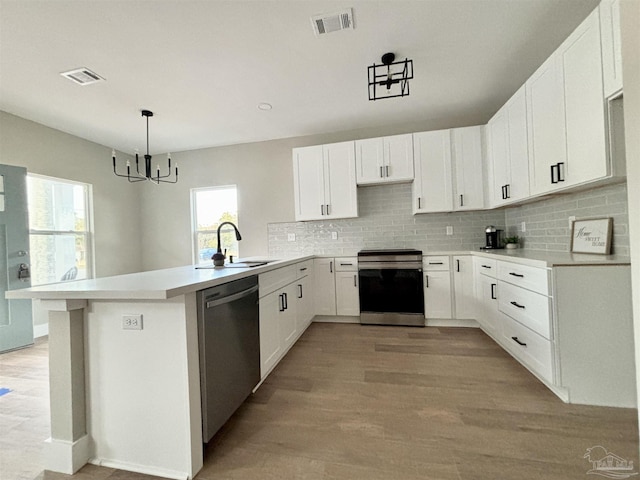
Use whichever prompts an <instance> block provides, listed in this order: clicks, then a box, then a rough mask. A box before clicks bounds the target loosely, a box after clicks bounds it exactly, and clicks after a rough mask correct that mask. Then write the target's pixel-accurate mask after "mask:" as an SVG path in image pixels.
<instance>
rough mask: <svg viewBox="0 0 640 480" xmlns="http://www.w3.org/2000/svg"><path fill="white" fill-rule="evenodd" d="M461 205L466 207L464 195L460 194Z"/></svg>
mask: <svg viewBox="0 0 640 480" xmlns="http://www.w3.org/2000/svg"><path fill="white" fill-rule="evenodd" d="M460 206H461V207H464V195H460Z"/></svg>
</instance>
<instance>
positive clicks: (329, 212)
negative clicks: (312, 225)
mask: <svg viewBox="0 0 640 480" xmlns="http://www.w3.org/2000/svg"><path fill="white" fill-rule="evenodd" d="M329 207H330V205H329V204H327V215H331V209H330V208H329Z"/></svg>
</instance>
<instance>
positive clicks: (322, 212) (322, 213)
mask: <svg viewBox="0 0 640 480" xmlns="http://www.w3.org/2000/svg"><path fill="white" fill-rule="evenodd" d="M320 215H324V205H320Z"/></svg>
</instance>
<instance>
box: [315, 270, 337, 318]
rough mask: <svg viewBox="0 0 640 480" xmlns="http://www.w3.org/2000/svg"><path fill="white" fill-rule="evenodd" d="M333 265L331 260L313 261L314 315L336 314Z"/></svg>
mask: <svg viewBox="0 0 640 480" xmlns="http://www.w3.org/2000/svg"><path fill="white" fill-rule="evenodd" d="M334 272H335V263H334V260H333V258H316V259H315V260H314V261H313V276H314V286H313V288H314V292H313V293H314V295H313V297H314V304H315V314H316V315H335V314H336V284H335V273H334Z"/></svg>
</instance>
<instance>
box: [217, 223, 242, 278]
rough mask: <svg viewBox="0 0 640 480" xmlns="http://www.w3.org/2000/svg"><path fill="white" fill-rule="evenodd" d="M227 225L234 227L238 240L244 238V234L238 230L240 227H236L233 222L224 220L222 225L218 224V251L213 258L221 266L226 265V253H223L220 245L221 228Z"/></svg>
mask: <svg viewBox="0 0 640 480" xmlns="http://www.w3.org/2000/svg"><path fill="white" fill-rule="evenodd" d="M225 225H231V226H232V227H233V229H234V230H235V231H236V240H238V241H240V240H242V235H240V232H239V231H238V227H236V226H235V225H234V224H233V223H232V222H222V223H221V224H220V225H218V249H217V251H216V253H214V254H213V257H211V258H212V259H213V264H214V265H216V266H219V267H221V266H223V265H224V259H225V255H224V254H223V253H222V248H221V246H220V230H221V229H222V227H223V226H225ZM225 251H226V250H225Z"/></svg>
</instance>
